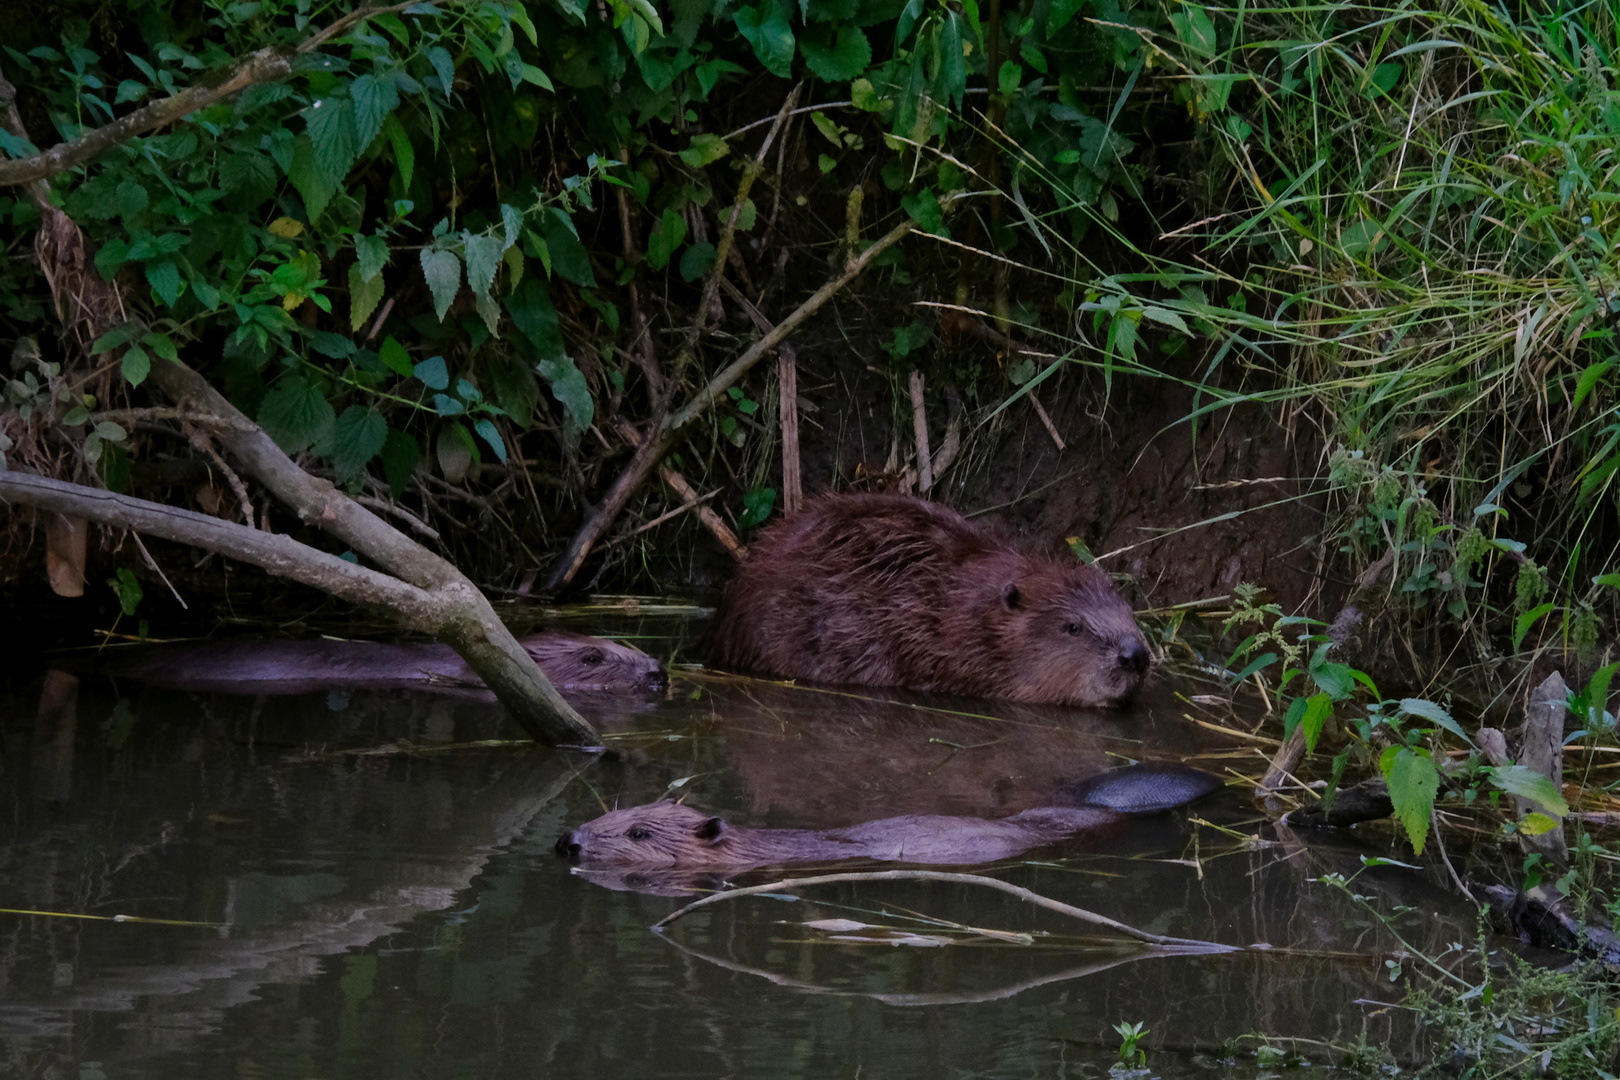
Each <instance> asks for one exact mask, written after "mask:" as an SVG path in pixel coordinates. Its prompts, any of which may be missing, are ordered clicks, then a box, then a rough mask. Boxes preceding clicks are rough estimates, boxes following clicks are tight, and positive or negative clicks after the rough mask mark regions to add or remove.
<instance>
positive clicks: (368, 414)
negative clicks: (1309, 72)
mask: <svg viewBox="0 0 1620 1080" xmlns="http://www.w3.org/2000/svg"><path fill="white" fill-rule="evenodd" d="M387 439H388V421H386V420H384V419H383V415H382V413H380V412H378V411H377V410H376V409H368V408H366V407H365V406H363V405H350V406H349V407H348V408H347V409H344V410H343V415H342V416H340V417H338V418H337V422H336V423H334V424H333V425H332V434H331V438H330V440H329V442H330V446H331V458H332V467H333V468H334V469H336V470H337V474H338V476H339V478H341V479H345V480H347V479H349V478H351V477H354V476H358V475H359V474H360V471H361V470H362V469H364V468H365V467H366V464H367V463H368V462H370V461H371V459H372V458H374V457H376V456H377V454H378V452H380V451H381V450H382V448H383V443H384V442H386V441H387Z"/></svg>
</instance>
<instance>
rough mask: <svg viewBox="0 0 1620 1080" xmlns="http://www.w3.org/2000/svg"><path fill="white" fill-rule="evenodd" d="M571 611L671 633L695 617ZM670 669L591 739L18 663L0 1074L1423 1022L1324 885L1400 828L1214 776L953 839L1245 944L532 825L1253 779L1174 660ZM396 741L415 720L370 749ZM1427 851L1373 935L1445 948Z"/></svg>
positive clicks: (696, 1057) (867, 1067) (1080, 1054)
mask: <svg viewBox="0 0 1620 1080" xmlns="http://www.w3.org/2000/svg"><path fill="white" fill-rule="evenodd" d="M571 625H573V626H574V628H576V629H594V630H597V631H601V632H608V633H614V634H619V635H622V636H623V637H624V638H625V639H626V640H630V641H632V642H634V643H635V644H638V645H640V646H641V647H642V648H644V649H646V650H647V651H649V652H652V653H655V654H659V655H663V656H666V657H667V656H670V655H677V656H678V655H686V654H689V652H690V646H689V644H688V642H689V640H690V637H691V635H692V632H693V630H694V629H695V626H696V624H695V623H689V622H687V621H684V620H681V619H674V618H656V617H646V618H640V619H636V618H620V619H616V620H612V621H606V622H604V621H597V622H595V623H594V624H589V625H582V624H579V623H577V622H576V623H573V624H571ZM673 676H674V677H673V685H672V687H671V690H670V693H669V695H668V697H667V698H666V699H665V700H661V701H657V702H649V703H645V704H640V703H635V702H622V701H621V702H613V701H596V702H590V703H585V704H584V707H583V710H582V711H585V712H587V714H588V715H589V716H590V717H591V719H593V720H594V721H596V722H597V723H599V724H600V725H601V726H602V728H603V730H604V731H605V732H606V733H607V735H608V740H607V741H608V743H609V747H610V752H609V753H607V754H604V755H587V754H581V753H578V752H568V751H555V750H539V749H535V748H532V747H525V746H518V745H502V746H493V747H481V748H480V747H465V746H461V745H460V744H466V743H471V742H475V741H477V740H487V739H512V738H515V732H514V731H513V729H512V728H511V727H510V726H509V725H507V724H505V723H503V721H502V718H501V715H500V711H499V709H498V708H497V707H495V706H494V705H491V704H487V703H484V702H480V701H477V700H468V699H461V698H455V697H447V696H432V695H407V694H403V693H378V692H370V693H353V694H349V695H342V694H330V695H328V694H312V695H303V696H298V697H285V698H264V699H255V698H249V697H230V696H225V695H218V694H209V695H190V694H184V693H176V692H171V691H159V690H154V689H149V688H143V687H141V686H138V685H135V684H132V683H128V682H123V683H114V682H113V681H111V680H108V679H105V678H101V677H95V676H84V677H82V678H74V677H69V676H63V675H60V674H57V675H49V676H47V675H46V674H45V673H44V672H43V671H14V672H11V673H10V674H9V680H8V682H7V683H6V689H7V692H6V695H5V697H4V703H3V709H4V712H3V730H0V908H5V909H7V910H6V911H5V912H3V913H0V1076H5V1077H8V1078H9V1077H22V1078H33V1077H50V1078H73V1080H101V1078H109V1080H113V1078H122V1077H153V1078H156V1077H164V1078H172V1077H187V1078H215V1077H218V1078H232V1080H238V1078H257V1077H288V1078H312V1077H319V1078H339V1077H342V1078H350V1077H353V1078H361V1077H365V1078H372V1077H431V1078H439V1077H480V1078H486V1077H537V1076H544V1077H550V1076H569V1077H572V1076H578V1077H592V1078H601V1080H606V1078H616V1077H681V1076H694V1077H719V1076H759V1077H799V1076H803V1077H913V1076H915V1077H981V1076H982V1077H1061V1076H1104V1075H1106V1074H1107V1073H1108V1069H1109V1066H1110V1065H1111V1064H1112V1063H1113V1062H1114V1060H1115V1056H1116V1050H1117V1048H1118V1046H1119V1042H1120V1037H1119V1035H1118V1034H1117V1033H1116V1032H1115V1031H1114V1030H1113V1029H1114V1026H1115V1025H1117V1024H1121V1023H1131V1024H1134V1023H1140V1024H1142V1025H1143V1026H1144V1027H1145V1028H1146V1029H1147V1034H1146V1035H1145V1036H1144V1037H1143V1039H1142V1043H1141V1045H1142V1046H1143V1047H1144V1048H1145V1049H1146V1051H1147V1072H1145V1073H1141V1074H1139V1075H1140V1076H1143V1077H1146V1076H1184V1075H1201V1074H1206V1073H1210V1072H1220V1073H1229V1074H1238V1075H1243V1076H1262V1075H1270V1074H1271V1072H1272V1071H1273V1070H1274V1065H1275V1062H1273V1061H1272V1060H1270V1058H1269V1057H1266V1056H1263V1055H1257V1051H1258V1050H1259V1049H1260V1048H1261V1047H1262V1046H1267V1047H1271V1048H1275V1049H1277V1050H1281V1051H1283V1052H1285V1053H1287V1054H1291V1055H1295V1056H1296V1058H1297V1060H1298V1064H1297V1065H1296V1071H1298V1070H1304V1071H1316V1070H1319V1069H1321V1068H1324V1067H1336V1066H1338V1065H1340V1064H1341V1063H1342V1061H1343V1060H1344V1058H1345V1057H1346V1055H1347V1054H1349V1053H1350V1052H1352V1051H1354V1050H1356V1049H1357V1048H1358V1047H1371V1048H1372V1050H1373V1056H1374V1057H1375V1058H1376V1057H1377V1056H1378V1055H1383V1056H1385V1057H1387V1058H1388V1059H1389V1060H1393V1061H1395V1062H1399V1063H1403V1064H1409V1063H1411V1062H1412V1061H1413V1060H1414V1059H1415V1056H1416V1055H1417V1054H1418V1053H1419V1046H1418V1042H1417V1039H1418V1035H1417V1032H1416V1028H1417V1025H1416V1024H1415V1022H1414V1021H1413V1019H1412V1017H1411V1014H1410V1013H1408V1012H1406V1011H1405V1010H1403V1009H1402V1008H1400V1007H1399V1002H1400V1001H1401V1000H1402V997H1403V994H1404V991H1403V989H1402V987H1401V986H1400V985H1398V984H1397V985H1392V983H1391V979H1390V972H1391V967H1390V963H1391V962H1393V963H1395V964H1397V965H1399V964H1401V963H1402V962H1403V957H1402V955H1401V951H1400V950H1401V948H1402V945H1401V941H1400V940H1399V938H1397V936H1396V935H1395V933H1392V932H1391V931H1390V930H1389V929H1387V928H1386V927H1384V926H1383V925H1381V924H1380V923H1379V921H1378V920H1377V919H1375V918H1374V917H1373V916H1372V915H1371V914H1370V913H1369V912H1368V911H1367V910H1366V908H1365V907H1363V906H1360V905H1358V904H1357V903H1355V902H1354V901H1352V900H1351V899H1349V898H1348V897H1347V896H1346V895H1345V894H1344V893H1343V892H1342V891H1340V890H1336V889H1333V888H1331V887H1329V886H1327V885H1324V884H1322V883H1320V882H1319V881H1317V880H1315V879H1317V878H1319V877H1320V876H1321V875H1323V874H1328V873H1335V872H1337V873H1345V874H1352V873H1355V872H1356V871H1357V870H1358V869H1359V868H1360V865H1361V864H1360V857H1361V856H1362V855H1366V854H1382V855H1389V856H1393V857H1397V858H1403V859H1406V860H1407V861H1411V860H1410V857H1409V853H1408V854H1407V855H1402V853H1401V850H1400V849H1397V848H1396V847H1395V846H1394V845H1393V843H1392V840H1391V834H1390V833H1389V832H1388V831H1387V830H1385V829H1382V828H1378V829H1371V830H1369V829H1361V830H1356V831H1349V832H1341V833H1339V834H1336V835H1333V834H1327V833H1320V832H1319V833H1313V834H1309V835H1306V834H1298V835H1296V834H1294V833H1292V832H1290V831H1289V830H1287V829H1286V828H1281V829H1279V828H1275V827H1273V826H1271V825H1270V824H1268V823H1267V821H1266V820H1265V818H1264V817H1263V816H1262V815H1259V814H1258V813H1256V812H1255V810H1254V808H1253V806H1252V804H1251V803H1250V802H1249V800H1248V799H1247V797H1246V795H1245V793H1244V789H1243V788H1242V787H1240V786H1232V787H1228V788H1226V789H1223V790H1222V791H1219V792H1217V793H1215V794H1214V795H1212V796H1209V797H1207V798H1206V799H1204V800H1202V801H1200V802H1199V803H1198V804H1196V805H1195V806H1194V807H1192V808H1190V809H1187V810H1181V811H1177V812H1175V813H1170V814H1161V815H1156V816H1152V817H1145V818H1137V819H1133V820H1131V821H1130V822H1129V823H1128V824H1127V825H1125V826H1121V827H1113V828H1110V829H1108V830H1106V831H1105V832H1102V833H1099V834H1094V835H1087V836H1082V837H1079V838H1077V839H1075V840H1073V841H1071V842H1069V843H1066V844H1064V845H1060V846H1058V847H1054V848H1050V849H1047V850H1044V851H1041V852H1036V853H1033V854H1031V855H1030V856H1027V857H1026V858H1024V859H1021V860H1018V861H1016V862H1011V863H1003V864H998V865H996V866H992V867H988V868H978V869H979V871H980V872H984V873H987V874H989V875H991V876H994V877H996V878H999V879H1002V880H1005V881H1009V882H1013V883H1016V884H1018V885H1021V886H1024V887H1026V888H1028V889H1032V890H1034V891H1036V892H1038V893H1041V894H1043V895H1045V896H1047V897H1050V898H1053V899H1056V900H1060V901H1063V902H1064V903H1068V904H1072V905H1076V906H1079V907H1084V908H1088V909H1091V910H1093V911H1096V912H1099V913H1101V914H1104V915H1107V916H1110V917H1112V918H1115V919H1119V920H1121V921H1124V922H1127V923H1130V924H1132V925H1135V926H1137V927H1140V928H1142V929H1144V930H1148V931H1152V932H1155V933H1162V934H1170V935H1176V936H1179V937H1185V938H1197V939H1201V940H1207V941H1212V942H1219V943H1223V944H1229V945H1250V944H1255V943H1261V944H1264V945H1266V946H1269V949H1264V950H1248V951H1242V952H1232V953H1223V954H1214V955H1162V954H1155V953H1152V952H1147V951H1143V950H1141V949H1134V948H1122V947H1121V946H1120V945H1119V944H1118V943H1117V942H1116V941H1110V940H1107V939H1105V938H1102V937H1100V936H1098V935H1097V934H1096V933H1094V932H1093V931H1092V930H1091V928H1089V927H1087V926H1086V925H1084V924H1081V923H1077V922H1074V921H1072V920H1069V919H1066V918H1064V917H1062V916H1059V915H1057V914H1053V913H1051V912H1047V911H1042V910H1038V909H1036V908H1034V907H1032V906H1031V905H1029V904H1027V903H1025V902H1023V901H1022V900H1020V899H1017V898H1015V897H1013V896H1009V895H1006V894H1004V893H1000V892H995V891H991V890H990V889H986V888H981V887H976V886H972V885H965V884H942V883H937V882H916V881H909V882H907V881H902V882H881V883H859V884H842V885H832V886H821V887H807V888H805V889H802V890H799V891H798V898H797V899H795V898H793V897H791V896H788V895H785V894H780V893H778V894H772V895H767V896H757V897H746V898H738V899H735V900H729V901H727V902H724V903H717V904H713V905H710V906H708V907H705V908H704V909H702V910H700V911H697V912H694V913H693V914H692V915H690V916H689V917H687V918H685V919H683V920H681V921H679V922H676V923H674V924H672V925H671V926H670V927H668V928H667V929H665V930H663V931H659V932H654V931H653V930H651V929H650V928H651V926H652V924H653V923H655V922H656V921H658V920H659V919H660V918H662V917H663V916H665V915H667V914H669V913H670V912H672V911H674V910H675V909H676V908H678V907H680V906H681V905H683V904H685V903H687V902H689V901H690V900H692V899H693V898H694V896H695V895H696V894H694V893H692V892H690V891H686V890H690V889H692V888H713V887H715V886H716V885H718V884H719V882H718V881H716V880H715V879H713V878H709V879H704V880H691V879H686V880H679V879H671V878H668V877H639V878H638V877H634V876H631V877H629V878H618V879H613V878H592V877H588V876H585V875H581V874H579V873H576V872H571V870H570V867H569V866H568V864H567V863H565V862H564V861H562V860H561V859H559V858H558V857H557V856H556V855H555V854H554V853H553V850H552V848H553V844H554V843H555V841H556V838H557V836H558V835H559V833H561V832H562V831H563V830H564V829H566V828H568V827H571V826H574V825H577V824H579V823H581V822H584V821H586V820H589V819H590V818H593V817H595V816H597V815H599V814H600V813H602V812H603V809H604V808H605V807H612V806H615V805H620V806H629V805H634V804H637V803H641V802H646V801H651V800H653V799H656V798H658V797H659V796H661V795H663V794H665V793H666V792H669V791H673V792H675V793H679V794H684V795H686V797H687V798H688V801H689V802H691V803H692V804H693V805H697V806H701V807H702V808H703V809H704V810H706V811H708V812H711V813H715V814H722V815H725V816H726V817H727V818H728V819H729V820H731V821H732V822H734V823H737V824H747V825H766V826H791V827H802V828H830V827H836V826H842V825H848V824H853V823H856V822H861V821H865V820H868V819H872V818H879V817H884V816H889V815H894V814H901V813H941V814H963V815H972V816H977V817H995V816H1000V815H1004V814H1009V813H1013V812H1016V811H1018V810H1021V809H1024V808H1027V807H1031V806H1041V805H1050V804H1054V803H1058V802H1061V801H1062V799H1063V797H1064V796H1063V792H1064V790H1065V788H1066V787H1068V786H1070V785H1072V784H1073V783H1074V782H1075V781H1077V780H1079V779H1083V778H1084V777H1086V776H1089V775H1092V774H1094V773H1096V772H1098V771H1100V770H1101V769H1104V768H1107V767H1110V766H1112V765H1116V764H1122V763H1125V762H1128V761H1132V760H1142V759H1147V760H1156V761H1178V760H1185V761H1187V762H1189V763H1190V764H1193V765H1195V766H1197V767H1200V768H1203V769H1205V770H1207V771H1211V772H1215V773H1225V772H1226V771H1227V770H1228V769H1231V770H1234V774H1233V775H1234V776H1235V772H1242V773H1245V774H1248V775H1255V774H1257V773H1258V772H1259V771H1260V770H1261V768H1262V766H1263V756H1264V755H1265V754H1266V753H1268V752H1269V749H1270V748H1269V747H1267V746H1265V745H1262V744H1259V743H1254V742H1246V741H1244V740H1241V739H1236V738H1233V737H1231V736H1224V735H1222V734H1220V733H1217V732H1214V731H1211V730H1209V729H1207V728H1205V727H1201V726H1199V725H1197V724H1195V723H1194V722H1192V720H1190V719H1189V715H1190V714H1197V713H1199V708H1198V706H1197V705H1196V704H1195V703H1194V702H1193V701H1189V700H1188V699H1190V698H1194V697H1195V696H1197V695H1207V694H1210V693H1212V692H1214V690H1213V689H1212V687H1211V686H1210V685H1208V684H1202V683H1197V684H1194V683H1185V684H1182V685H1178V682H1177V680H1176V679H1175V678H1174V677H1172V676H1169V675H1164V674H1162V673H1161V674H1160V675H1159V676H1158V677H1157V679H1156V681H1155V684H1154V685H1153V687H1152V692H1151V693H1150V694H1149V695H1148V696H1147V698H1146V699H1145V700H1143V701H1142V702H1139V703H1138V704H1137V705H1136V706H1134V707H1133V708H1132V709H1130V710H1128V711H1123V712H1095V711H1086V710H1076V709H1055V708H1053V709H1036V708H1030V707H1021V706H1016V705H1007V704H1001V703H991V702H983V701H966V700H961V699H955V700H947V699H940V698H930V697H927V696H921V695H900V694H894V695H874V694H850V693H835V692H826V691H817V690H813V689H809V688H794V687H784V686H778V685H774V684H770V683H764V682H759V681H750V680H741V679H734V678H726V677H719V676H715V675H712V674H707V673H702V672H683V671H680V670H677V671H675V672H674V673H673ZM404 744H409V745H410V746H412V747H415V748H416V749H417V750H418V751H419V752H415V753H400V752H393V753H379V752H377V751H379V750H381V749H386V748H390V747H398V746H401V745H404ZM866 868H867V869H872V868H873V867H872V866H871V865H870V864H869V865H868V866H867V867H866ZM817 869H825V868H817ZM805 872H806V871H805V870H803V869H802V868H800V869H795V870H793V871H791V872H789V873H784V872H782V871H780V870H779V871H776V872H774V873H773V872H771V871H768V870H767V871H755V872H751V873H749V874H746V875H742V876H741V877H739V878H738V879H737V882H738V883H739V884H758V883H763V882H769V881H772V880H775V879H777V878H780V877H783V876H791V874H799V875H800V876H803V874H804V873H805ZM1439 882H1440V879H1439V878H1438V877H1436V876H1434V871H1433V870H1432V869H1431V870H1421V871H1419V870H1409V869H1401V868H1382V869H1375V870H1371V871H1367V872H1366V873H1364V874H1363V876H1362V877H1361V878H1359V879H1358V880H1357V882H1356V889H1357V891H1358V892H1360V893H1363V894H1365V895H1367V896H1369V897H1370V898H1371V903H1372V904H1373V905H1375V906H1377V907H1378V908H1379V909H1380V910H1382V911H1385V912H1397V911H1398V909H1399V908H1401V907H1405V908H1409V909H1410V910H1407V911H1405V913H1403V914H1397V915H1395V917H1394V926H1395V927H1396V928H1397V929H1398V931H1399V935H1400V937H1402V938H1405V940H1406V941H1407V942H1409V943H1411V944H1412V945H1415V946H1420V947H1422V948H1424V949H1426V950H1433V951H1435V952H1439V951H1441V950H1442V949H1443V948H1444V946H1445V943H1447V942H1451V941H1463V942H1471V941H1472V940H1473V935H1474V932H1475V931H1474V915H1473V913H1472V911H1471V910H1467V909H1461V908H1459V907H1458V906H1457V905H1456V904H1455V903H1454V902H1453V901H1451V900H1450V899H1449V898H1448V897H1447V895H1446V893H1445V891H1444V890H1443V889H1442V888H1441V887H1440V884H1439ZM24 912H33V913H35V914H25V913H24ZM73 916H83V917H82V918H81V917H73ZM115 916H134V917H138V918H139V920H166V921H137V920H135V919H124V920H117V921H115V920H114V918H113V917H115ZM834 919H838V920H847V921H848V923H854V924H865V925H866V927H880V928H887V929H863V928H860V927H853V928H852V927H850V926H849V925H848V924H841V925H843V927H844V928H843V929H842V930H840V929H838V928H837V926H835V927H834V928H833V929H830V930H829V929H827V928H826V923H825V921H826V920H834ZM811 923H817V924H821V925H819V926H811V925H808V924H811ZM968 928H976V929H978V930H987V931H990V933H974V932H971V931H970V930H969V929H968ZM1019 935H1026V936H1019ZM1404 962H1409V961H1404Z"/></svg>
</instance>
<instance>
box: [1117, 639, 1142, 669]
mask: <svg viewBox="0 0 1620 1080" xmlns="http://www.w3.org/2000/svg"><path fill="white" fill-rule="evenodd" d="M1119 666H1120V667H1122V668H1124V669H1125V670H1126V671H1146V670H1147V666H1148V651H1147V646H1146V645H1144V644H1142V643H1141V642H1140V641H1127V642H1126V643H1125V644H1124V645H1121V646H1120V648H1119Z"/></svg>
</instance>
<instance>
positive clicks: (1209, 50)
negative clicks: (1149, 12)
mask: <svg viewBox="0 0 1620 1080" xmlns="http://www.w3.org/2000/svg"><path fill="white" fill-rule="evenodd" d="M1170 25H1171V26H1173V27H1174V28H1175V31H1176V37H1178V38H1180V39H1181V43H1182V44H1183V45H1185V46H1187V48H1189V49H1191V50H1192V51H1193V52H1195V53H1198V54H1199V55H1200V56H1214V55H1215V49H1216V37H1215V23H1214V22H1213V21H1212V20H1211V19H1210V17H1209V12H1207V11H1205V10H1204V9H1203V8H1201V7H1198V6H1197V5H1196V4H1185V5H1183V6H1182V9H1181V11H1179V12H1177V13H1175V14H1173V15H1171V16H1170Z"/></svg>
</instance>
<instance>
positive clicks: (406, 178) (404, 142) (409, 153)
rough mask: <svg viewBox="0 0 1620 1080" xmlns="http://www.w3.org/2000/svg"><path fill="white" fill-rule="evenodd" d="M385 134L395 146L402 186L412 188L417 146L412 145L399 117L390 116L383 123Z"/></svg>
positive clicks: (405, 188)
mask: <svg viewBox="0 0 1620 1080" xmlns="http://www.w3.org/2000/svg"><path fill="white" fill-rule="evenodd" d="M383 134H384V135H386V136H388V145H389V146H392V147H393V148H394V163H395V164H397V165H398V166H399V181H400V187H401V188H403V189H404V190H406V191H409V190H410V189H411V177H412V176H413V175H414V174H415V172H416V147H414V146H412V145H411V137H410V134H409V133H408V132H406V130H405V125H404V124H401V123H400V122H399V117H397V116H390V117H389V118H388V119H387V120H386V121H385V122H384V123H383Z"/></svg>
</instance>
